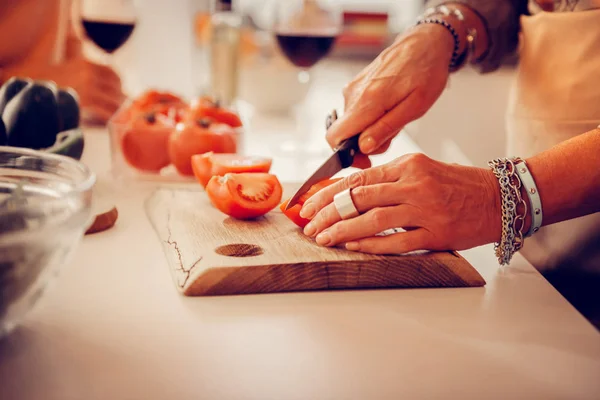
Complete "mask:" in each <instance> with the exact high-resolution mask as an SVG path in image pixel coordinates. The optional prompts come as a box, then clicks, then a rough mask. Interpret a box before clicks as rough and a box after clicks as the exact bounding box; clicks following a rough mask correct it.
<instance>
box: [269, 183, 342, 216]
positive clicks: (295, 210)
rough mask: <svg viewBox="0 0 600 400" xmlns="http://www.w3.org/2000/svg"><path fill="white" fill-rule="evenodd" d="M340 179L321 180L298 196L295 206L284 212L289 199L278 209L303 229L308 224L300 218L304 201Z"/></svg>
mask: <svg viewBox="0 0 600 400" xmlns="http://www.w3.org/2000/svg"><path fill="white" fill-rule="evenodd" d="M340 179H342V178H334V179H325V180H322V181H321V182H319V183H316V184H314V185H312V186H311V187H310V189H308V191H307V192H306V193H304V194H303V195H302V196H300V198H299V199H298V202H297V203H296V204H294V206H293V207H291V208H290V209H289V210H286V209H285V208H286V207H287V205H288V203H289V202H290V199H287V200H286V201H285V202H283V203H282V204H281V205H280V206H279V209H280V210H281V211H282V212H283V213H284V214H285V216H286V217H288V218H289V219H290V220H291V221H292V222H293V223H295V224H296V225H298V226H299V227H300V228H304V227H305V226H306V225H307V224H308V223H309V222H310V220H309V219H306V218H302V217H301V216H300V210H301V209H302V205H304V202H305V201H306V200H308V199H310V198H311V197H312V196H313V195H314V194H315V193H317V192H318V191H319V190H321V189H323V188H324V187H327V186H329V185H331V184H332V183H335V182H337V181H339V180H340Z"/></svg>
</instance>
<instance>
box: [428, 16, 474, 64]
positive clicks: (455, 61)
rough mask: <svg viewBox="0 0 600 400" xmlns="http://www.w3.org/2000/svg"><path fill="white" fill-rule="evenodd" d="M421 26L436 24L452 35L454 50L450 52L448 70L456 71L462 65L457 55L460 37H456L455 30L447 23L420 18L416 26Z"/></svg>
mask: <svg viewBox="0 0 600 400" xmlns="http://www.w3.org/2000/svg"><path fill="white" fill-rule="evenodd" d="M421 24H438V25H441V26H443V27H444V28H446V29H447V30H448V32H450V33H451V34H452V37H453V38H454V50H453V51H452V58H451V59H450V65H449V69H450V70H451V71H454V70H456V69H457V68H458V67H459V66H460V64H462V62H461V61H463V60H462V58H461V54H459V53H458V49H460V37H459V36H458V33H456V29H454V27H453V26H452V25H450V24H449V23H448V22H446V21H444V20H443V19H439V18H422V19H420V20H418V21H417V25H421Z"/></svg>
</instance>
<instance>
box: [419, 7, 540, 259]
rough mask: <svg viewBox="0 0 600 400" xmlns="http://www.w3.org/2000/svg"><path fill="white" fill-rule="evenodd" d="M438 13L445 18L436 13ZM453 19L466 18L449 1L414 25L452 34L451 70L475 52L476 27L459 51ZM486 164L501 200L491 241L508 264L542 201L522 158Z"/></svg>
mask: <svg viewBox="0 0 600 400" xmlns="http://www.w3.org/2000/svg"><path fill="white" fill-rule="evenodd" d="M438 15H439V16H443V17H447V18H446V19H442V18H440V17H436V16H438ZM452 19H455V20H456V22H457V24H458V26H460V27H463V26H464V20H465V18H464V15H463V13H462V12H461V11H460V10H459V9H457V8H455V7H452V6H449V5H440V6H437V7H433V8H430V9H427V10H426V11H425V13H424V14H423V15H422V16H421V17H420V18H419V19H418V20H417V25H420V24H437V25H441V26H443V27H444V28H446V29H447V30H448V31H449V32H450V34H452V37H453V38H454V51H453V53H452V58H451V60H450V65H449V67H448V68H449V70H450V71H456V70H458V69H459V68H460V67H461V66H462V65H463V64H464V63H465V61H466V60H467V58H469V54H473V53H474V45H475V39H476V38H477V31H476V30H475V29H472V28H465V29H466V41H467V45H466V48H465V50H464V52H462V53H459V49H460V48H461V46H460V45H461V43H460V36H459V34H458V32H457V30H456V28H455V27H454V26H452V24H451V23H450V22H448V20H452ZM488 165H489V167H490V168H491V169H492V171H493V172H494V175H495V176H496V178H497V179H498V183H499V185H500V197H501V203H502V236H501V238H500V242H499V243H496V244H495V245H494V250H495V252H496V257H497V258H498V262H499V263H500V265H507V264H508V263H510V260H511V258H512V256H513V255H514V254H515V253H516V252H517V251H519V250H520V249H521V248H522V247H523V241H524V240H525V238H527V237H529V236H531V235H533V234H534V233H536V232H537V231H538V230H539V229H540V227H541V226H542V216H543V213H542V202H541V199H540V195H539V193H538V189H537V187H536V185H535V181H534V179H533V177H532V175H531V173H530V172H529V168H528V167H527V164H526V163H525V161H524V160H522V159H520V158H510V159H509V158H502V159H496V160H492V161H490V162H489V163H488ZM522 189H523V190H524V192H525V193H526V194H527V199H525V198H523V195H521V193H522V192H521V190H522ZM526 200H528V201H526ZM528 204H529V206H528ZM528 212H531V227H530V229H529V231H528V232H526V233H524V232H523V230H524V228H525V219H526V217H527V213H528Z"/></svg>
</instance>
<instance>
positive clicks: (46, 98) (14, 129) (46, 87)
mask: <svg viewBox="0 0 600 400" xmlns="http://www.w3.org/2000/svg"><path fill="white" fill-rule="evenodd" d="M57 97H58V88H57V87H56V85H55V84H54V83H53V82H47V81H35V82H31V83H29V84H27V86H25V87H24V88H23V89H22V90H21V91H19V93H18V94H17V95H16V96H14V97H13V98H12V99H11V100H10V101H9V102H8V104H7V105H6V108H5V109H4V112H3V113H2V119H3V120H4V124H5V126H6V133H7V136H8V141H7V144H8V145H9V146H15V147H27V148H30V149H36V150H39V149H43V148H46V147H50V146H52V145H53V144H54V143H55V142H56V136H57V134H58V133H59V131H60V118H59V113H58V102H57Z"/></svg>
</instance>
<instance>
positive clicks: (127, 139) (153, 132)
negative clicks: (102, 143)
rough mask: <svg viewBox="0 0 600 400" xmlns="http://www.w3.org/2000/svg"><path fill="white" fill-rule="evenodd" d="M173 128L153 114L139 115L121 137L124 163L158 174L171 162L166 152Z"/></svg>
mask: <svg viewBox="0 0 600 400" xmlns="http://www.w3.org/2000/svg"><path fill="white" fill-rule="evenodd" d="M172 133H173V126H172V125H171V124H169V123H168V122H165V121H161V120H160V118H158V117H157V115H156V114H155V113H150V114H146V115H139V116H138V117H136V118H135V119H134V120H133V122H132V123H131V124H130V125H129V126H128V127H127V128H126V129H125V130H124V132H123V135H122V136H121V142H120V143H121V152H122V154H123V157H124V158H125V161H127V163H128V164H130V165H131V166H132V167H134V168H137V169H139V170H143V171H149V172H158V171H160V170H161V169H162V168H163V167H166V166H167V165H169V163H170V162H171V160H170V157H169V152H168V144H169V137H170V136H171V134H172Z"/></svg>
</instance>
